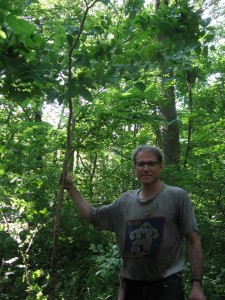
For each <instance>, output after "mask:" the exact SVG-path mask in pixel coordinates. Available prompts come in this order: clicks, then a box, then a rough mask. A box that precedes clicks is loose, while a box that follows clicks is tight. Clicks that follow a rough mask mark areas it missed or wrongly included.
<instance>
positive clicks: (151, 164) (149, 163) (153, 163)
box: [135, 160, 161, 169]
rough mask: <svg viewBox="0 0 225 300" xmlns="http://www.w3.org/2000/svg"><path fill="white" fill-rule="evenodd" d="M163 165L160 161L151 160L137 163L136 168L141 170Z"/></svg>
mask: <svg viewBox="0 0 225 300" xmlns="http://www.w3.org/2000/svg"><path fill="white" fill-rule="evenodd" d="M160 164H161V163H160V162H159V161H158V160H149V161H140V162H136V163H135V166H136V167H137V168H139V169H144V167H145V165H147V166H148V168H150V169H151V168H154V167H155V166H157V165H160Z"/></svg>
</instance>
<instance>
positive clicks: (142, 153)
mask: <svg viewBox="0 0 225 300" xmlns="http://www.w3.org/2000/svg"><path fill="white" fill-rule="evenodd" d="M143 159H144V160H146V159H147V160H151V159H154V160H155V159H157V155H156V154H155V153H153V152H148V151H144V150H143V151H140V152H139V153H138V155H137V160H143Z"/></svg>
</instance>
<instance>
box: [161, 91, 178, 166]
mask: <svg viewBox="0 0 225 300" xmlns="http://www.w3.org/2000/svg"><path fill="white" fill-rule="evenodd" d="M159 109H160V113H161V116H162V118H163V125H162V127H161V136H162V149H163V153H164V161H165V164H168V165H171V164H173V165H179V162H180V144H179V124H178V120H177V112H176V102H175V95H174V87H173V86H170V87H167V88H164V90H163V99H162V101H161V104H160V107H159Z"/></svg>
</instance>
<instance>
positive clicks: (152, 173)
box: [134, 150, 162, 185]
mask: <svg viewBox="0 0 225 300" xmlns="http://www.w3.org/2000/svg"><path fill="white" fill-rule="evenodd" d="M134 170H135V174H136V176H137V179H138V180H139V181H140V182H141V184H142V185H148V184H152V183H154V182H156V181H157V180H158V179H159V175H160V172H161V170H162V164H160V163H159V162H158V160H157V156H156V155H155V154H154V153H151V152H146V151H145V150H143V151H140V152H139V153H138V155H137V158H136V164H135V166H134Z"/></svg>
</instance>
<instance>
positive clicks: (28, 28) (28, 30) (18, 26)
mask: <svg viewBox="0 0 225 300" xmlns="http://www.w3.org/2000/svg"><path fill="white" fill-rule="evenodd" d="M6 21H7V23H8V25H9V26H10V27H11V28H12V29H13V31H14V33H16V34H23V35H29V34H32V33H34V31H35V27H34V25H33V24H31V23H29V22H27V21H26V20H22V19H18V18H16V17H15V16H13V15H9V16H7V17H6Z"/></svg>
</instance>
